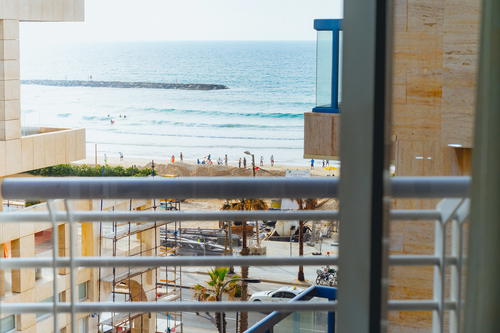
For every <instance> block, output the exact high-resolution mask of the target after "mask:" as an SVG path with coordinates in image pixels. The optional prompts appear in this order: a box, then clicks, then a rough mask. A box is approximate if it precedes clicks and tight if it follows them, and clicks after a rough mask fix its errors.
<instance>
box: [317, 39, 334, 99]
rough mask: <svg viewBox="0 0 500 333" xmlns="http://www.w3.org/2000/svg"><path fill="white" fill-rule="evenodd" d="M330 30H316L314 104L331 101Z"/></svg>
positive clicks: (331, 46)
mask: <svg viewBox="0 0 500 333" xmlns="http://www.w3.org/2000/svg"><path fill="white" fill-rule="evenodd" d="M332 37H333V34H332V32H331V31H318V41H317V45H316V47H317V49H316V50H317V60H316V61H317V62H316V106H325V107H326V106H330V105H331V103H332V50H333V44H332V43H333V38H332Z"/></svg>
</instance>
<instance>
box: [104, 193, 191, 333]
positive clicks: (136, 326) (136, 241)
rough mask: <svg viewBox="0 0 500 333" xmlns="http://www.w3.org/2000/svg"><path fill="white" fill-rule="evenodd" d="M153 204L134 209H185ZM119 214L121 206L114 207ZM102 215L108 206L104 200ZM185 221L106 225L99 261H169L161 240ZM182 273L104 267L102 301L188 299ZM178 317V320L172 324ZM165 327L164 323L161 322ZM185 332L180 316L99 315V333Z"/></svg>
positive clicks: (167, 202) (173, 203)
mask: <svg viewBox="0 0 500 333" xmlns="http://www.w3.org/2000/svg"><path fill="white" fill-rule="evenodd" d="M158 203H159V205H157V200H153V201H148V202H147V203H146V204H142V205H138V203H137V202H136V206H134V202H133V200H130V201H129V203H128V206H129V207H128V209H129V210H130V211H132V210H153V211H156V210H157V209H162V210H163V209H165V210H180V202H179V201H176V200H173V199H163V200H159V201H158ZM110 209H111V210H113V211H114V209H115V206H112V207H111V208H110ZM101 210H103V202H102V200H101ZM178 224H179V227H180V222H156V221H153V222H150V221H148V222H118V221H114V222H100V223H99V246H98V251H99V256H129V257H130V256H132V257H133V256H167V255H175V249H174V250H173V251H165V250H164V247H163V246H162V242H161V235H162V234H164V233H166V232H167V230H168V225H172V226H173V228H174V233H176V234H177V230H178ZM181 286H182V272H181V269H180V268H178V267H134V268H131V267H113V268H102V267H99V268H98V299H99V301H112V302H115V301H125V302H143V301H155V302H172V301H181V300H182V288H181ZM172 318H173V319H172ZM160 321H161V322H162V323H159V322H160ZM159 326H160V327H162V328H161V330H162V331H161V332H163V330H164V329H163V327H165V326H166V327H167V329H169V331H171V332H182V315H181V314H180V313H164V314H162V313H158V314H150V313H103V314H99V315H98V330H99V332H160V330H159Z"/></svg>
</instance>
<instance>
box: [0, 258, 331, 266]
mask: <svg viewBox="0 0 500 333" xmlns="http://www.w3.org/2000/svg"><path fill="white" fill-rule="evenodd" d="M74 263H75V266H76V267H128V266H135V267H160V266H230V265H235V266H297V265H306V266H316V265H336V264H337V257H336V256H312V257H262V256H245V257H241V256H234V257H233V256H227V257H222V256H189V257H188V256H186V257H149V256H148V257H146V256H142V257H76V258H74ZM56 266H57V267H69V258H59V259H58V260H57V261H56ZM44 267H52V258H46V257H45V258H8V259H0V268H1V269H16V268H44Z"/></svg>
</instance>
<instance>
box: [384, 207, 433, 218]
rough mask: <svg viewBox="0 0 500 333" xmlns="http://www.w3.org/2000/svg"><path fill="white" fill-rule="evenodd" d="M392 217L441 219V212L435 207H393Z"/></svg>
mask: <svg viewBox="0 0 500 333" xmlns="http://www.w3.org/2000/svg"><path fill="white" fill-rule="evenodd" d="M390 218H391V220H393V221H397V220H409V221H414V220H440V219H441V214H440V212H439V211H438V210H435V209H393V210H391V212H390Z"/></svg>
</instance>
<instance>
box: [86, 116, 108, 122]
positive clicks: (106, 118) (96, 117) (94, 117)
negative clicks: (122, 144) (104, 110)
mask: <svg viewBox="0 0 500 333" xmlns="http://www.w3.org/2000/svg"><path fill="white" fill-rule="evenodd" d="M82 119H83V120H108V121H109V120H110V118H108V117H99V116H82Z"/></svg>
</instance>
